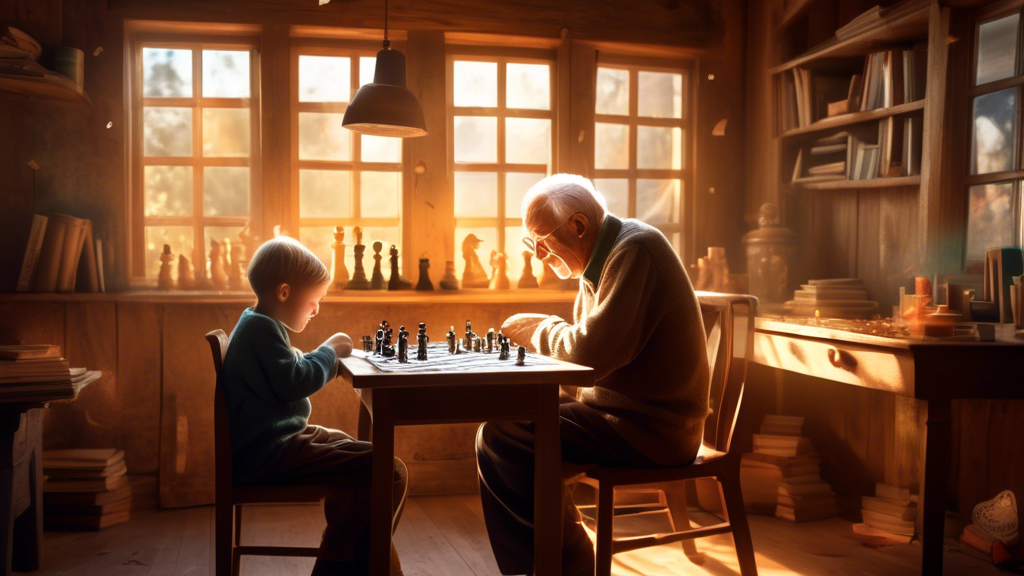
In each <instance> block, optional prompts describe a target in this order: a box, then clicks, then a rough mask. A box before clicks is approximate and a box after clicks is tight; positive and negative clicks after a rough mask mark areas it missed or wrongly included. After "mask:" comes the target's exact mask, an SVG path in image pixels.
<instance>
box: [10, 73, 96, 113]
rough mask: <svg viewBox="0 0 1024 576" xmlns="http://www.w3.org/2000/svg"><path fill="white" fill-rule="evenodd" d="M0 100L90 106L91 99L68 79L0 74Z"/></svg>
mask: <svg viewBox="0 0 1024 576" xmlns="http://www.w3.org/2000/svg"><path fill="white" fill-rule="evenodd" d="M0 98H14V99H19V100H32V101H38V100H47V101H52V102H64V103H71V104H84V105H86V106H92V99H90V98H89V95H88V94H86V93H85V90H83V89H82V87H81V86H79V85H78V84H75V83H74V82H73V81H72V80H71V79H70V78H62V77H55V76H43V77H36V76H15V75H11V74H0Z"/></svg>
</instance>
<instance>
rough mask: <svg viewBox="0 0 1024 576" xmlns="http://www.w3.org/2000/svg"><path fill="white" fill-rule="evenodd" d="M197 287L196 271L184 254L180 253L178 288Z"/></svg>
mask: <svg viewBox="0 0 1024 576" xmlns="http://www.w3.org/2000/svg"><path fill="white" fill-rule="evenodd" d="M195 287H196V276H195V271H193V270H192V263H191V262H189V261H188V258H185V255H184V254H179V255H178V289H179V290H191V289H193V288H195Z"/></svg>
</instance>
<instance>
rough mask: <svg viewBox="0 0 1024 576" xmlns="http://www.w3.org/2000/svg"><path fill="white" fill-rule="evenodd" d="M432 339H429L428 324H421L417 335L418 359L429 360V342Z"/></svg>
mask: <svg viewBox="0 0 1024 576" xmlns="http://www.w3.org/2000/svg"><path fill="white" fill-rule="evenodd" d="M428 341H430V338H429V337H427V323H426V322H420V331H419V333H418V334H417V335H416V359H417V360H426V359H427V342H428Z"/></svg>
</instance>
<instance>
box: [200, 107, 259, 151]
mask: <svg viewBox="0 0 1024 576" xmlns="http://www.w3.org/2000/svg"><path fill="white" fill-rule="evenodd" d="M248 155H249V109H248V108H203V156H219V157H224V156H230V157H240V156H241V157H244V156H248Z"/></svg>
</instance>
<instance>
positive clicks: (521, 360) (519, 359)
mask: <svg viewBox="0 0 1024 576" xmlns="http://www.w3.org/2000/svg"><path fill="white" fill-rule="evenodd" d="M516 366H526V347H525V346H520V347H519V352H518V353H516Z"/></svg>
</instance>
